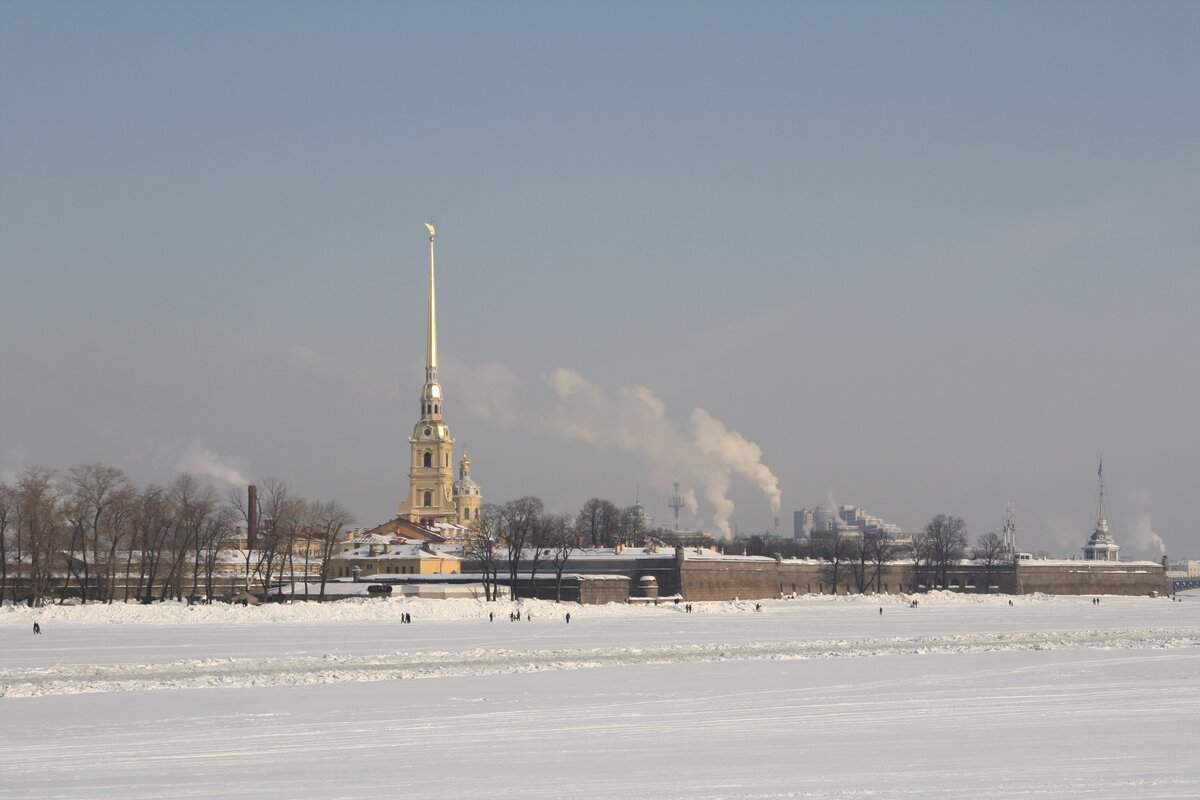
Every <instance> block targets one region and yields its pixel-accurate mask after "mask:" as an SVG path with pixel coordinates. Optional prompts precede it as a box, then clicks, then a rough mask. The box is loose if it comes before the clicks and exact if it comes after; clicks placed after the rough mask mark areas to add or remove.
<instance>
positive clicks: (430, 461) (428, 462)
mask: <svg viewBox="0 0 1200 800" xmlns="http://www.w3.org/2000/svg"><path fill="white" fill-rule="evenodd" d="M425 466H427V467H432V466H433V453H431V452H429V451H428V450H426V451H425ZM425 505H429V503H426V504H425Z"/></svg>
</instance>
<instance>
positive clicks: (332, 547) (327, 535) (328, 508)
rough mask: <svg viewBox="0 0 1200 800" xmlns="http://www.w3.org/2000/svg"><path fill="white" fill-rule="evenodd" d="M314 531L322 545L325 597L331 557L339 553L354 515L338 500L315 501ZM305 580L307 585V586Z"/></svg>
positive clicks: (313, 505)
mask: <svg viewBox="0 0 1200 800" xmlns="http://www.w3.org/2000/svg"><path fill="white" fill-rule="evenodd" d="M311 513H312V525H313V529H314V533H315V534H316V535H317V536H318V537H320V545H321V552H320V558H321V596H320V599H321V600H324V599H325V582H326V581H327V580H329V570H330V568H331V567H332V563H331V559H332V558H333V556H334V555H335V554H336V553H337V549H338V543H339V542H341V540H342V530H343V529H344V528H346V527H347V526H349V525H351V524H353V522H354V515H353V514H352V513H350V509H348V508H346V507H345V506H344V505H342V504H341V503H339V502H338V501H336V500H328V501H326V502H323V503H322V502H318V503H313V504H312V508H311ZM307 585H308V584H307V582H305V586H307Z"/></svg>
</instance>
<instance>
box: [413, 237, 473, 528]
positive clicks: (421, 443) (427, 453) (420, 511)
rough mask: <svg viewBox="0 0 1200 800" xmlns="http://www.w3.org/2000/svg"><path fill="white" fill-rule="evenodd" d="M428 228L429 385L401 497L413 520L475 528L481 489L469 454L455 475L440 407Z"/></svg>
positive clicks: (447, 429)
mask: <svg viewBox="0 0 1200 800" xmlns="http://www.w3.org/2000/svg"><path fill="white" fill-rule="evenodd" d="M425 227H426V228H428V229H429V325H428V330H427V332H426V341H425V386H424V387H423V388H422V389H421V418H420V419H419V420H418V421H417V424H416V425H414V426H413V432H412V436H410V437H409V439H408V441H409V444H410V446H411V449H412V459H411V461H410V462H409V472H408V494H407V495H406V496H405V498H404V499H403V500H402V501H400V516H401V517H402V518H404V519H407V520H408V521H409V522H412V523H415V524H418V525H425V526H434V525H437V524H438V523H450V524H453V525H458V526H460V527H461V528H471V527H473V526H474V525H475V524H476V522H477V520H478V519H479V511H480V508H481V507H482V506H483V492H482V490H481V489H480V488H479V484H477V483H476V482H475V481H474V480H472V479H471V462H470V460H469V459H468V458H467V455H466V453H465V452H464V453H463V457H462V458H461V459H460V460H459V462H458V470H459V474H458V479H457V480H455V478H454V467H453V463H454V437H452V436H451V435H450V426H449V425H447V424H446V420H445V418H444V417H443V415H442V414H443V408H442V386H441V384H440V383H438V374H437V293H436V292H437V287H436V281H435V276H434V260H433V238H434V235H435V234H436V231H435V230H434V227H433V223H430V222H427V223H425Z"/></svg>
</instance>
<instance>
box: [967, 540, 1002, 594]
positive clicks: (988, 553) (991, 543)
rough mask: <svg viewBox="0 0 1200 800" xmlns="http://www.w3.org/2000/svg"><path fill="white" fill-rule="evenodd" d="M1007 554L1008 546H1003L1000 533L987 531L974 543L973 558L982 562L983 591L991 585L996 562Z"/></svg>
mask: <svg viewBox="0 0 1200 800" xmlns="http://www.w3.org/2000/svg"><path fill="white" fill-rule="evenodd" d="M1007 554H1008V548H1006V547H1005V546H1004V537H1002V536H1001V535H1000V534H998V533H996V532H995V531H988V532H987V533H985V534H984V535H983V536H980V537H979V541H978V543H976V545H975V560H976V561H982V562H983V574H984V584H983V590H984V591H985V592H986V591H987V590H988V589H989V588H991V586H992V576H993V575H994V574H995V571H996V564H998V563H999V562H1000V561H1001V560H1003V559H1004V557H1005V556H1006V555H1007Z"/></svg>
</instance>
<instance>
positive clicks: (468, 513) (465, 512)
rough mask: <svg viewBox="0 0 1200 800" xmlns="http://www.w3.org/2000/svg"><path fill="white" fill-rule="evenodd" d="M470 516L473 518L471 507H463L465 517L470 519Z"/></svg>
mask: <svg viewBox="0 0 1200 800" xmlns="http://www.w3.org/2000/svg"><path fill="white" fill-rule="evenodd" d="M470 518H471V509H469V508H464V509H463V519H470Z"/></svg>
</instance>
